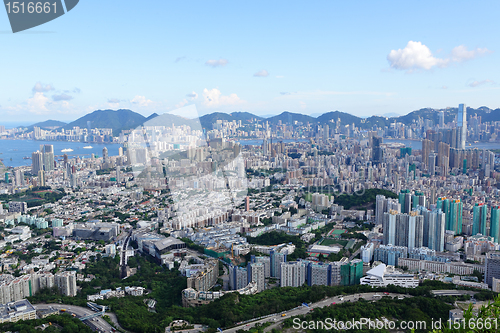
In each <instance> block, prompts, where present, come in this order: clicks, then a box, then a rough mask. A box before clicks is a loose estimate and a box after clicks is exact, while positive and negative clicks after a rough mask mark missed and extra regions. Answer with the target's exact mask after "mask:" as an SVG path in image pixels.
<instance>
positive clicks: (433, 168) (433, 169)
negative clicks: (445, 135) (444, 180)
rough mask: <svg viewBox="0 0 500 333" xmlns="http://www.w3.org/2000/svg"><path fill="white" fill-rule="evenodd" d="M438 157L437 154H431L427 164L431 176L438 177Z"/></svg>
mask: <svg viewBox="0 0 500 333" xmlns="http://www.w3.org/2000/svg"><path fill="white" fill-rule="evenodd" d="M437 158H438V155H437V154H436V153H431V154H430V155H429V159H428V162H427V168H428V169H429V175H431V176H434V175H436V161H437Z"/></svg>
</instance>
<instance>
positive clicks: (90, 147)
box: [83, 146, 94, 149]
mask: <svg viewBox="0 0 500 333" xmlns="http://www.w3.org/2000/svg"><path fill="white" fill-rule="evenodd" d="M92 148H94V147H92V146H85V147H83V149H92Z"/></svg>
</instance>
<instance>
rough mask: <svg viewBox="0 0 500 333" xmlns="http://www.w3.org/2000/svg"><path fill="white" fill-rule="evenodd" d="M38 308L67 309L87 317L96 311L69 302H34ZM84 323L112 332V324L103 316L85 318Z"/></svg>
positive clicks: (101, 330)
mask: <svg viewBox="0 0 500 333" xmlns="http://www.w3.org/2000/svg"><path fill="white" fill-rule="evenodd" d="M33 306H34V307H35V309H36V310H42V309H56V310H61V309H66V313H69V314H73V313H74V314H75V315H76V317H77V318H81V317H85V316H87V315H91V314H94V313H95V312H94V311H92V310H90V309H89V308H83V307H81V306H75V305H67V304H34V305H33ZM84 323H85V324H86V325H88V326H89V327H90V328H91V329H93V330H95V331H100V332H111V325H110V324H108V323H107V322H106V321H105V320H104V319H102V318H101V317H96V318H95V320H85V321H84Z"/></svg>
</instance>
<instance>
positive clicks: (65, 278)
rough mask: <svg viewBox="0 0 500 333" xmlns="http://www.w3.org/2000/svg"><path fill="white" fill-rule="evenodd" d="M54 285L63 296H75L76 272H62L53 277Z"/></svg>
mask: <svg viewBox="0 0 500 333" xmlns="http://www.w3.org/2000/svg"><path fill="white" fill-rule="evenodd" d="M55 283H56V286H57V287H58V288H59V290H60V291H61V293H62V294H63V295H65V296H76V292H77V290H76V272H75V271H64V272H61V273H57V274H56V275H55Z"/></svg>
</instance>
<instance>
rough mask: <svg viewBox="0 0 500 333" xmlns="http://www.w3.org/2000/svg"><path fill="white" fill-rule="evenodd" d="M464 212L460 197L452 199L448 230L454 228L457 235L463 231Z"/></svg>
mask: <svg viewBox="0 0 500 333" xmlns="http://www.w3.org/2000/svg"><path fill="white" fill-rule="evenodd" d="M462 212H463V204H462V202H461V201H460V199H452V200H451V202H450V210H449V214H450V217H449V219H448V221H447V223H448V225H447V226H446V230H452V231H453V232H454V233H455V235H460V234H461V233H462Z"/></svg>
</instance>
